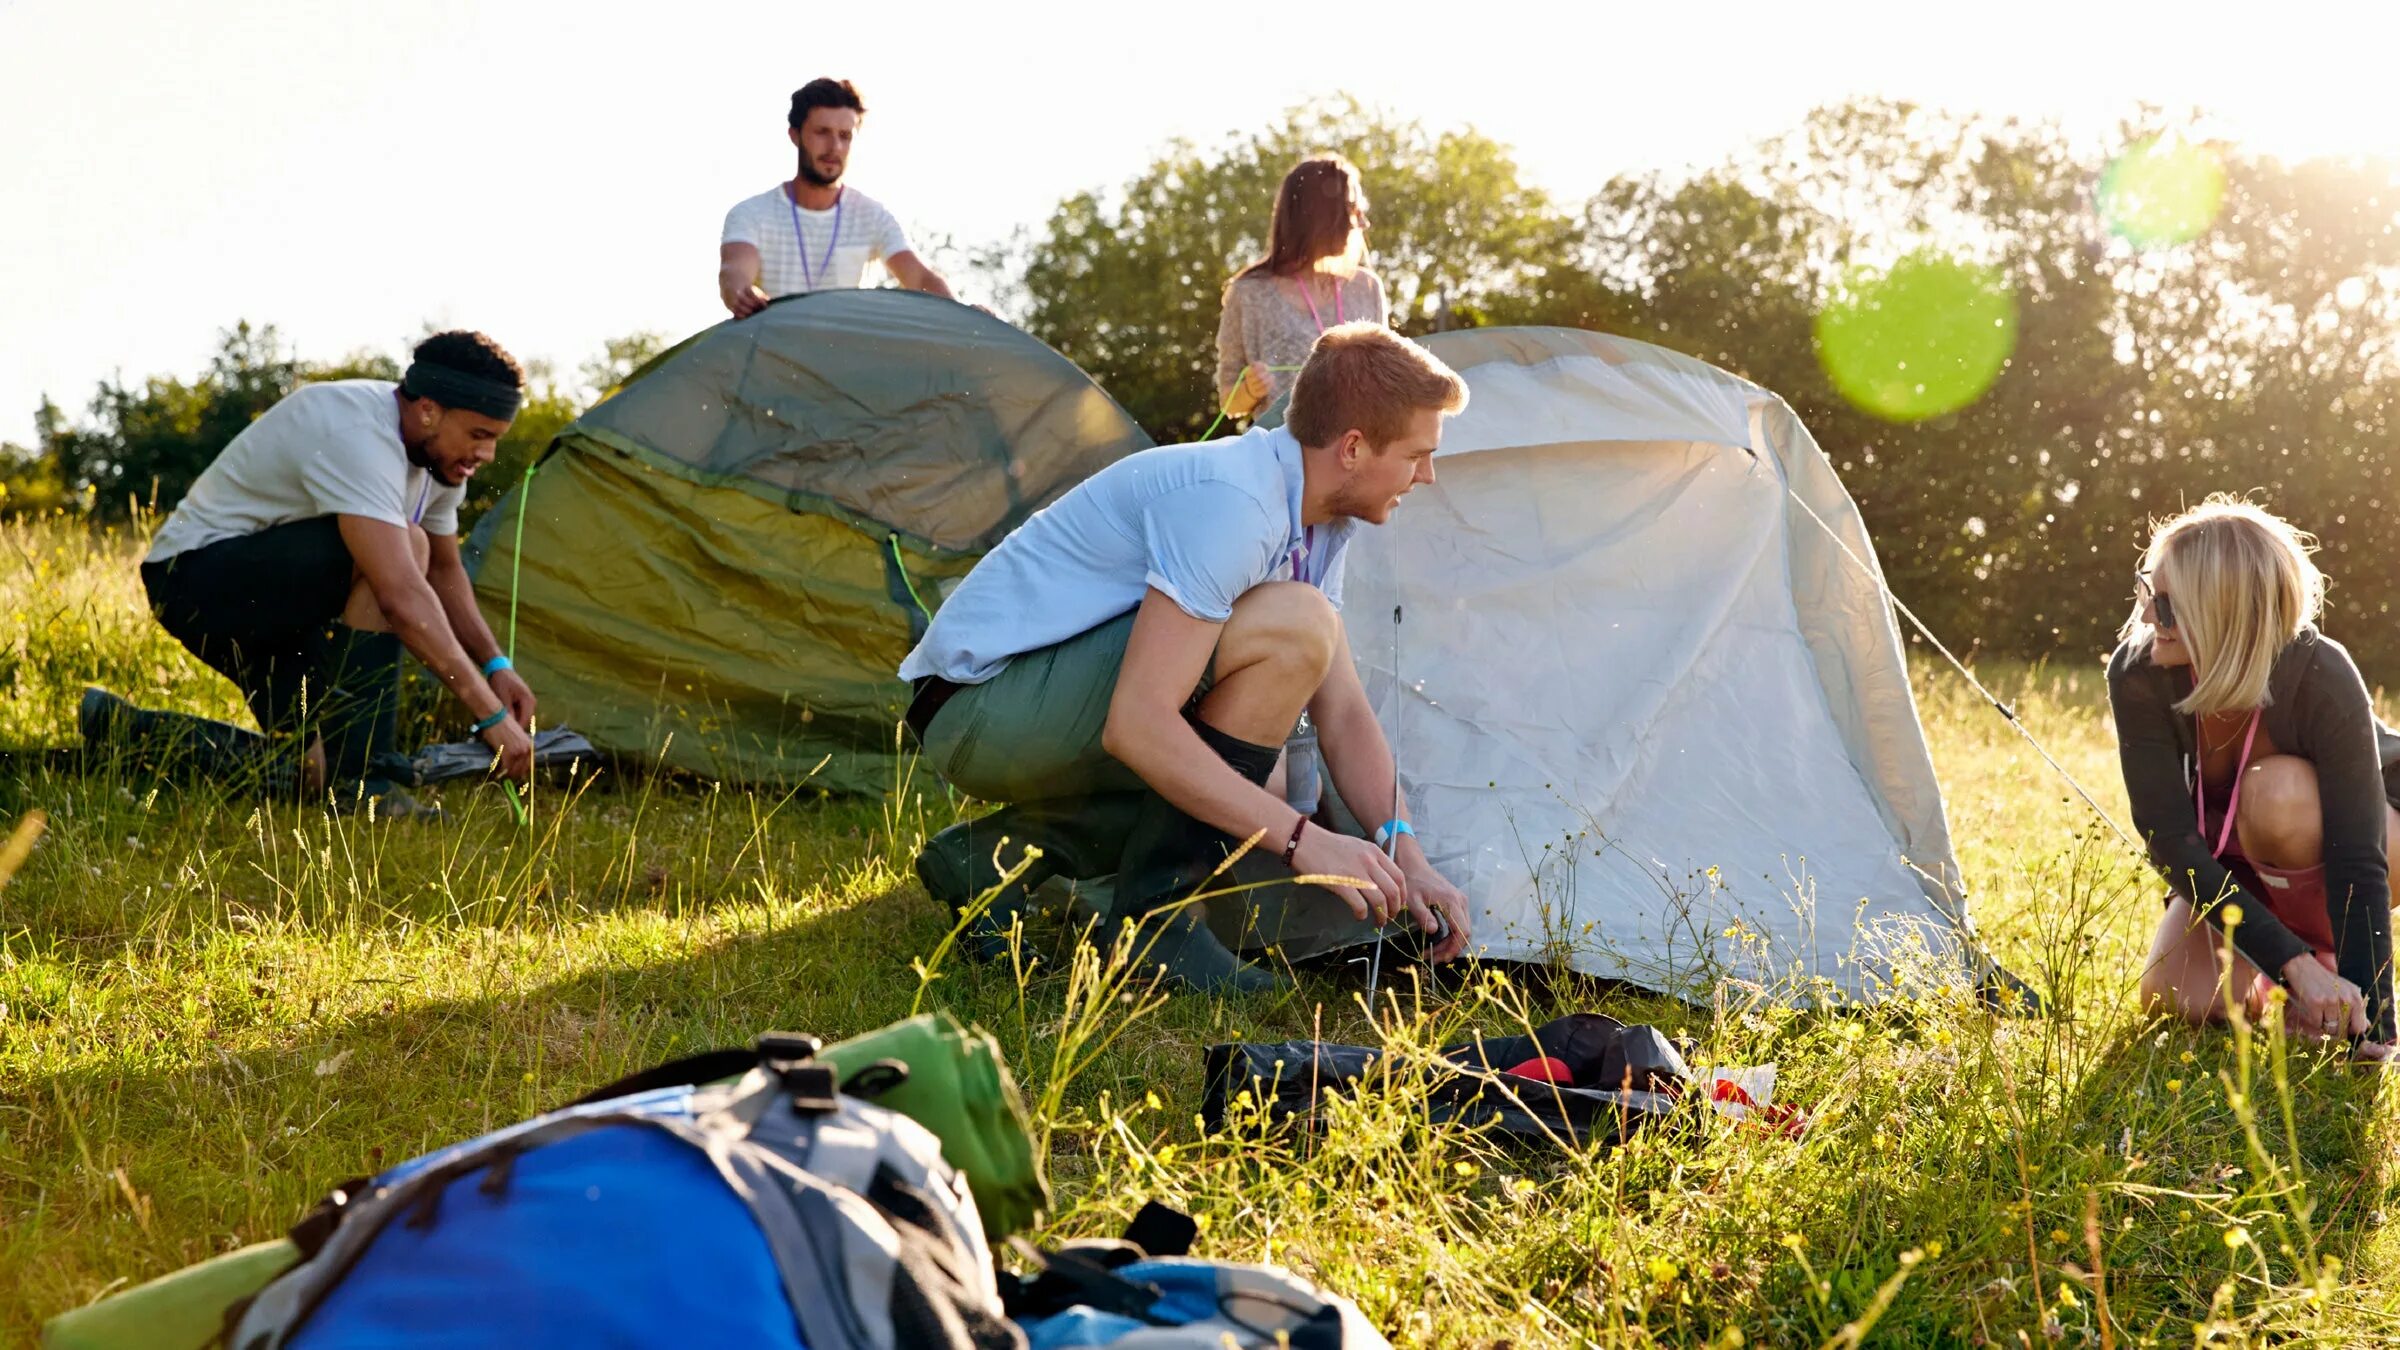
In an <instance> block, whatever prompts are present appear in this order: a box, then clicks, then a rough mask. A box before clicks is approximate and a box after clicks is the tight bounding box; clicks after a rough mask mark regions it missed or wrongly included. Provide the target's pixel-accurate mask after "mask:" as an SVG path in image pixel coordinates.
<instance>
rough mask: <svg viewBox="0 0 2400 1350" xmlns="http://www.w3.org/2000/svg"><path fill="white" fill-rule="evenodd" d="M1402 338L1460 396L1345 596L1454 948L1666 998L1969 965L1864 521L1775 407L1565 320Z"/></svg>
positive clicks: (1963, 910) (1668, 356)
mask: <svg viewBox="0 0 2400 1350" xmlns="http://www.w3.org/2000/svg"><path fill="white" fill-rule="evenodd" d="M1426 346H1427V347H1428V348H1430V349H1431V350H1432V351H1434V352H1435V353H1437V354H1438V355H1440V356H1441V357H1442V359H1443V360H1445V361H1447V362H1448V363H1449V364H1450V365H1451V366H1452V367H1453V368H1454V369H1456V370H1457V371H1458V372H1459V374H1460V375H1462V376H1463V377H1465V379H1466V381H1467V384H1468V386H1469V387H1470V389H1471V391H1472V397H1471V401H1470V402H1469V405H1468V407H1467V409H1466V411H1465V412H1463V413H1461V414H1460V415H1458V416H1457V417H1454V418H1452V419H1451V420H1450V423H1449V426H1448V428H1447V430H1446V431H1445V432H1444V434H1443V441H1442V449H1441V452H1440V454H1439V455H1438V456H1437V458H1436V460H1435V465H1436V469H1437V474H1438V477H1437V481H1436V482H1435V483H1434V484H1433V485H1432V486H1431V487H1423V488H1419V489H1417V490H1416V491H1415V492H1414V493H1413V494H1411V495H1410V497H1409V498H1408V500H1407V502H1406V504H1405V505H1404V506H1403V507H1402V508H1401V510H1400V512H1399V514H1398V515H1397V516H1396V517H1395V518H1394V519H1393V521H1392V522H1391V523H1390V524H1389V525H1387V526H1385V527H1384V528H1381V529H1372V530H1364V531H1361V532H1360V533H1358V534H1357V535H1355V536H1353V541H1352V545H1351V556H1350V559H1349V561H1348V564H1347V566H1348V581H1347V590H1348V594H1347V599H1346V602H1345V605H1344V609H1345V616H1346V619H1347V622H1348V625H1349V629H1350V638H1351V648H1352V652H1353V654H1354V655H1355V657H1356V658H1357V660H1358V663H1359V668H1360V673H1361V674H1362V676H1363V677H1364V678H1365V681H1366V685H1367V690H1368V693H1369V695H1370V697H1371V698H1372V699H1373V700H1374V703H1375V707H1376V711H1377V713H1378V715H1379V716H1380V717H1381V719H1382V721H1383V724H1384V728H1385V731H1386V733H1387V734H1388V735H1390V736H1391V737H1392V738H1393V739H1394V741H1395V742H1396V744H1397V745H1398V747H1399V751H1400V757H1401V763H1402V765H1403V768H1404V773H1405V780H1404V781H1405V783H1406V786H1407V790H1408V793H1409V797H1410V799H1411V801H1412V803H1413V804H1414V808H1415V809H1414V814H1415V816H1416V817H1417V819H1418V821H1419V822H1421V823H1420V827H1419V828H1420V831H1421V836H1420V837H1421V840H1422V842H1423V844H1424V846H1425V849H1426V851H1427V853H1428V855H1429V856H1430V857H1431V859H1432V861H1433V862H1434V863H1435V864H1436V865H1437V866H1438V867H1440V868H1441V870H1442V871H1443V873H1444V874H1445V875H1446V876H1448V877H1450V878H1451V879H1452V880H1453V881H1455V882H1456V883H1458V885H1459V887H1460V888H1461V889H1462V890H1463V891H1464V892H1465V893H1466V895H1467V897H1468V900H1469V903H1470V904H1471V905H1472V906H1473V907H1474V913H1475V935H1476V938H1477V945H1478V947H1479V948H1480V949H1481V952H1482V954H1483V955H1484V956H1486V957H1488V958H1498V959H1506V960H1522V961H1553V960H1564V961H1566V962H1567V963H1569V964H1571V965H1573V966H1574V967H1575V968H1577V969H1580V970H1582V971H1585V972H1587V973H1589V974H1594V975H1600V976H1607V977H1612V978H1621V979H1626V980H1630V981H1633V982H1636V983H1639V984H1643V985H1646V986H1649V987H1653V988H1659V989H1664V990H1668V991H1670V992H1677V993H1685V994H1692V993H1698V992H1702V991H1705V990H1706V989H1708V988H1710V987H1712V986H1713V985H1714V984H1715V982H1716V981H1717V980H1718V979H1719V978H1722V977H1725V976H1735V977H1740V978H1747V979H1753V980H1760V981H1762V982H1767V983H1769V984H1773V985H1775V986H1777V987H1779V988H1783V989H1785V990H1786V992H1787V993H1790V994H1794V995H1805V993H1806V991H1804V990H1800V989H1794V988H1791V987H1790V986H1789V984H1788V982H1789V981H1790V980H1791V979H1792V978H1793V977H1794V976H1798V977H1801V978H1802V979H1803V980H1808V979H1817V978H1821V979H1822V980H1825V981H1830V982H1831V986H1832V987H1835V988H1838V989H1840V990H1841V991H1842V994H1843V995H1844V996H1846V997H1854V998H1855V997H1874V996H1875V995H1876V994H1877V993H1878V992H1879V991H1880V989H1881V988H1882V987H1883V984H1884V982H1885V981H1887V980H1888V979H1889V968H1890V965H1891V963H1892V961H1893V960H1895V959H1897V954H1898V953H1900V952H1903V951H1916V950H1921V951H1925V952H1929V953H1931V955H1932V963H1931V964H1932V966H1933V968H1935V969H1938V970H1940V971H1942V972H1943V973H1945V974H1946V975H1949V976H1950V977H1953V978H1963V977H1966V976H1968V975H1970V973H1977V972H1980V973H1985V974H1989V973H1993V972H1992V968H1991V967H1989V965H1988V963H1986V962H1985V961H1984V960H1983V959H1982V958H1981V957H1980V955H1979V954H1978V951H1977V947H1976V944H1975V942H1974V938H1973V934H1972V930H1971V928H1970V926H1969V924H1968V920H1967V907H1966V896H1965V890H1964V887H1963V885H1962V883H1961V879H1960V875H1959V868H1958V861H1957V858H1956V856H1955V854H1954V853H1953V851H1952V848H1951V843H1950V831H1949V825H1948V822H1947V821H1946V819H1945V818H1944V815H1943V809H1942V797H1941V790H1940V787H1939V786H1938V785H1937V784H1936V782H1935V780H1934V774H1933V763H1932V760H1931V758H1930V756H1929V755H1928V753H1927V750H1926V746H1925V737H1924V733H1923V730H1922V728H1921V727H1920V726H1919V725H1918V721H1917V715H1916V704H1915V701H1914V698H1913V697H1912V695H1911V693H1910V690H1909V684H1908V670H1907V665H1906V662H1905V660H1904V659H1903V657H1902V653H1901V646H1900V640H1899V634H1898V631H1897V630H1896V629H1895V627H1894V624H1893V616H1892V611H1891V608H1890V605H1889V604H1888V603H1887V598H1886V594H1885V592H1884V589H1883V586H1882V582H1881V579H1880V572H1879V569H1878V568H1877V564H1876V562H1875V555H1874V551H1873V546H1872V544H1871V543H1870V542H1869V541H1868V538H1867V534H1866V529H1865V526H1864V524H1863V523H1862V521H1861V520H1860V517H1859V514H1858V508H1857V507H1856V505H1855V504H1854V503H1853V502H1852V501H1851V500H1850V496H1849V494H1848V493H1847V492H1846V491H1844V489H1843V487H1842V484H1841V481H1840V480H1839V479H1838V478H1837V477H1836V476H1835V474H1834V471H1833V466H1832V465H1831V464H1830V463H1829V462H1828V461H1827V460H1826V458H1825V454H1824V452H1823V451H1822V450H1820V449H1818V447H1817V444H1816V442H1815V441H1814V440H1812V439H1811V438H1810V436H1809V434H1808V432H1807V430H1806V429H1805V428H1803V427H1802V426H1801V425H1800V422H1799V419H1798V418H1797V417H1795V416H1794V415H1793V414H1792V411H1791V409H1790V408H1789V407H1787V406H1786V405H1785V404H1784V403H1783V401H1782V400H1781V399H1779V398H1777V397H1775V396H1774V395H1773V394H1771V393H1769V392H1767V391H1766V390H1764V389H1761V388H1759V387H1758V386H1756V385H1754V384H1751V383H1749V382H1748V381H1746V380H1742V379H1739V378H1737V377H1735V376H1733V375H1730V374H1727V373H1726V372H1724V371H1721V370H1718V369H1716V368H1714V367H1712V366H1709V365H1706V364H1704V363H1702V362H1700V361H1696V360H1693V359H1690V358H1688V357H1684V356H1680V355H1677V354H1675V353H1672V352H1669V351H1666V350H1663V349H1661V348H1657V347H1653V346H1649V345H1647V344H1644V343H1639V342H1632V341H1628V340H1625V339H1620V338H1612V337H1605V336H1600V335H1597V334H1592V333H1584V332H1576V331H1571V330H1564V329H1479V330H1473V331H1468V332H1455V333H1445V334H1440V335H1437V336H1434V337H1431V338H1428V339H1426ZM1395 607H1398V608H1399V610H1400V612H1401V615H1400V618H1399V619H1398V620H1397V621H1395V619H1394V609H1395ZM1395 652H1396V659H1395ZM1395 666H1397V669H1395ZM1362 814H1370V813H1362ZM1729 929H1730V930H1734V931H1733V932H1732V933H1730V934H1729V932H1728V930H1729ZM2003 978H2006V977H2005V976H2003ZM2010 983H2012V984H2013V983H2014V981H2013V980H2012V981H2010ZM1824 991H1825V987H1824V986H1821V985H1820V986H1817V992H1818V993H1823V992H1824Z"/></svg>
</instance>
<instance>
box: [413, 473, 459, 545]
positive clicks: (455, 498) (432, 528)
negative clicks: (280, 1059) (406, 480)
mask: <svg viewBox="0 0 2400 1350" xmlns="http://www.w3.org/2000/svg"><path fill="white" fill-rule="evenodd" d="M466 498H467V488H466V485H465V484H463V483H462V484H460V485H459V486H457V487H444V486H443V485H441V484H440V483H436V484H434V485H433V496H432V497H431V498H430V499H429V500H428V501H427V502H426V503H425V518H424V519H422V520H420V521H418V522H417V523H418V524H420V525H422V526H424V527H425V533H427V534H433V535H445V536H446V535H455V534H457V533H458V504H459V503H460V502H462V501H465V500H466Z"/></svg>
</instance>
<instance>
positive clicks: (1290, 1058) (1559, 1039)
mask: <svg viewBox="0 0 2400 1350" xmlns="http://www.w3.org/2000/svg"><path fill="white" fill-rule="evenodd" d="M1543 1057H1547V1058H1551V1059H1556V1060H1559V1061H1561V1062H1562V1063H1564V1064H1565V1065H1566V1066H1567V1070H1568V1072H1569V1074H1570V1075H1571V1082H1570V1083H1567V1084H1553V1083H1544V1082H1538V1081H1535V1080H1533V1079H1529V1078H1519V1077H1517V1076H1515V1075H1513V1074H1510V1073H1508V1072H1506V1071H1507V1070H1508V1069H1511V1068H1513V1067H1515V1066H1517V1065H1519V1064H1523V1063H1524V1062H1526V1061H1527V1060H1531V1059H1538V1058H1543ZM1383 1059H1384V1054H1383V1052H1382V1051H1380V1050H1373V1049H1369V1048H1368V1047H1366V1046H1363V1045H1333V1044H1328V1043H1326V1042H1323V1041H1278V1042H1273V1043H1250V1042H1227V1043H1220V1044H1217V1045H1212V1046H1209V1047H1208V1049H1207V1051H1206V1052H1205V1056H1204V1058H1203V1060H1202V1066H1203V1071H1204V1075H1205V1080H1206V1081H1205V1085H1204V1087H1203V1088H1202V1093H1201V1100H1200V1117H1201V1122H1202V1124H1203V1125H1204V1126H1205V1127H1206V1128H1207V1129H1209V1130H1211V1131H1214V1130H1219V1129H1222V1128H1224V1125H1225V1120H1226V1115H1227V1112H1228V1111H1229V1110H1230V1109H1232V1107H1233V1103H1234V1101H1235V1099H1236V1098H1237V1097H1239V1096H1240V1095H1241V1094H1242V1093H1243V1092H1244V1091H1248V1092H1249V1093H1251V1094H1252V1096H1253V1098H1254V1100H1256V1101H1257V1102H1259V1103H1261V1104H1263V1106H1264V1108H1265V1110H1266V1113H1267V1116H1268V1118H1269V1119H1271V1120H1276V1121H1290V1120H1302V1121H1313V1120H1314V1118H1315V1115H1316V1109H1317V1103H1318V1101H1319V1099H1320V1097H1321V1096H1322V1095H1324V1094H1328V1093H1337V1092H1341V1091H1344V1090H1349V1089H1351V1088H1353V1087H1354V1085H1356V1084H1358V1083H1360V1082H1362V1081H1364V1080H1367V1079H1368V1078H1370V1077H1371V1076H1373V1075H1375V1074H1377V1073H1380V1072H1384V1071H1385V1069H1384V1065H1383ZM1428 1076H1429V1078H1430V1085H1429V1086H1430V1090H1429V1091H1428V1093H1427V1094H1426V1108H1427V1115H1428V1117H1429V1118H1430V1119H1432V1120H1435V1121H1443V1122H1447V1121H1459V1122H1464V1123H1467V1124H1471V1125H1479V1126H1488V1127H1490V1128H1491V1129H1494V1130H1497V1131H1499V1132H1501V1133H1504V1134H1509V1135H1515V1136H1518V1137H1521V1138H1523V1139H1525V1140H1527V1141H1529V1142H1531V1141H1536V1140H1547V1141H1551V1142H1555V1143H1559V1144H1564V1145H1569V1146H1572V1147H1576V1148H1581V1147H1584V1146H1586V1145H1588V1144H1591V1143H1593V1142H1600V1143H1604V1144H1613V1143H1617V1142H1619V1141H1621V1140H1623V1139H1624V1138H1625V1137H1626V1136H1628V1135H1629V1134H1631V1133H1632V1132H1633V1131H1634V1130H1635V1129H1637V1128H1639V1127H1640V1126H1641V1125H1642V1124H1643V1123H1645V1122H1647V1121H1649V1120H1651V1119H1653V1118H1655V1117H1658V1116H1663V1115H1666V1114H1668V1113H1669V1112H1671V1111H1673V1110H1674V1109H1675V1103H1676V1101H1677V1099H1678V1098H1679V1097H1680V1095H1681V1093H1682V1090H1683V1087H1684V1084H1685V1083H1686V1082H1687V1081H1688V1080H1689V1079H1690V1077H1691V1070H1690V1069H1689V1068H1687V1067H1686V1066H1685V1064H1684V1062H1683V1056H1682V1055H1681V1054H1679V1053H1677V1051H1676V1049H1675V1047H1674V1045H1673V1044H1672V1043H1671V1042H1669V1041H1668V1040H1667V1038H1666V1036H1664V1035H1663V1034H1661V1033H1660V1032H1659V1030H1658V1029H1657V1028H1656V1027H1647V1026H1627V1025H1626V1024H1624V1023H1623V1022H1620V1021H1618V1020H1617V1019H1615V1018H1613V1017H1608V1016H1604V1015H1602V1014H1600V1013H1570V1014H1568V1015H1566V1016H1564V1017H1560V1018H1557V1019H1556V1020H1553V1021H1550V1022H1546V1023H1544V1024H1543V1025H1541V1026H1540V1027H1537V1028H1535V1030H1534V1032H1533V1034H1532V1035H1530V1036H1524V1035H1517V1036H1488V1037H1487V1036H1478V1037H1476V1038H1474V1039H1472V1040H1468V1041H1464V1042H1461V1043H1460V1044H1457V1045H1451V1046H1445V1047H1443V1049H1442V1051H1441V1058H1440V1061H1439V1063H1438V1065H1437V1066H1434V1067H1432V1068H1431V1069H1430V1070H1429V1074H1428Z"/></svg>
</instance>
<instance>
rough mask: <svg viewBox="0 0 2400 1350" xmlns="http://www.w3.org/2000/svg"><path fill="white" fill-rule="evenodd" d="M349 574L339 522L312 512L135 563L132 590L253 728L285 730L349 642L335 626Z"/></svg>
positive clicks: (298, 719) (313, 704)
mask: <svg viewBox="0 0 2400 1350" xmlns="http://www.w3.org/2000/svg"><path fill="white" fill-rule="evenodd" d="M353 575H354V571H353V564H352V562H351V559H350V549H349V547H348V546H347V545H345V544H344V543H343V542H342V531H341V524H340V522H339V520H338V519H336V518H335V517H333V516H317V517H314V518H312V519H309V520H296V521H292V522H291V523H289V524H285V525H278V526H275V527H274V528H273V529H268V530H262V531H260V532H259V533H257V534H249V535H240V536H237V537H235V538H232V539H223V540H219V541H218V542H216V543H214V544H210V545H208V546H207V547H206V548H197V549H192V550H190V551H189V552H185V553H178V554H176V555H175V556H174V557H172V558H168V559H166V560H164V561H161V562H155V563H143V564H142V588H143V589H144V590H145V591H147V592H148V593H149V596H150V608H151V611H152V612H153V613H155V614H156V615H157V616H158V621H159V623H160V624H162V625H163V626H164V627H165V628H166V630H167V631H168V632H169V633H172V634H174V635H175V639H176V641H178V642H181V643H182V644H183V645H184V646H185V647H187V648H189V649H190V650H191V653H192V655H194V656H197V657H199V658H200V660H201V661H202V662H204V663H205V664H207V665H208V667H209V668H210V669H212V670H215V671H217V672H218V673H220V674H222V675H224V676H225V677H226V678H227V679H229V680H232V681H233V682H234V684H235V686H236V687H238V688H239V689H240V690H241V691H242V697H243V698H244V699H246V700H248V702H249V704H250V712H251V715H252V716H254V717H256V718H257V719H258V725H259V726H260V727H261V728H262V729H264V730H266V731H268V732H292V731H299V730H301V729H302V728H303V727H304V725H305V724H306V723H308V722H310V721H312V720H314V719H315V717H316V716H317V709H318V707H319V705H320V704H321V703H322V702H323V701H324V699H325V694H326V689H327V687H328V685H329V684H330V682H331V679H332V671H333V668H334V665H335V663H336V662H337V660H338V659H339V656H340V652H341V648H342V646H343V644H344V642H345V640H346V639H347V638H348V637H349V636H350V630H349V629H348V628H346V627H344V626H343V625H342V624H341V623H340V620H341V616H342V609H343V607H344V606H345V605H347V604H348V603H349V599H350V587H351V582H352V577H353Z"/></svg>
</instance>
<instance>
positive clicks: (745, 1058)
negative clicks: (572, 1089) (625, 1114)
mask: <svg viewBox="0 0 2400 1350" xmlns="http://www.w3.org/2000/svg"><path fill="white" fill-rule="evenodd" d="M824 1048H825V1043H824V1042H823V1041H821V1040H818V1039H817V1038H816V1037H814V1036H803V1035H801V1034H799V1033H798V1032H791V1031H770V1032H768V1033H766V1034H765V1035H763V1036H760V1037H759V1038H758V1039H757V1040H756V1041H754V1042H752V1043H751V1045H750V1047H749V1048H748V1049H746V1050H708V1051H703V1052H702V1053H700V1054H697V1055H686V1056H684V1057H683V1058H682V1059H671V1060H668V1061H667V1062H666V1063H664V1064H658V1065H653V1066H652V1067H650V1068H647V1069H644V1070H642V1071H641V1072H639V1073H629V1074H627V1075H625V1076H624V1077H623V1078H620V1079H617V1080H616V1081H615V1082H613V1083H606V1084H603V1085H601V1086H599V1087H596V1088H593V1089H592V1090H591V1091H589V1092H587V1093H585V1094H583V1095H582V1096H580V1097H577V1098H576V1099H575V1100H573V1101H571V1102H567V1103H564V1104H563V1105H561V1106H560V1107H559V1108H558V1109H559V1110H562V1111H563V1110H565V1109H566V1108H567V1107H570V1106H589V1105H591V1104H592V1103H593V1102H604V1101H608V1100H610V1099H611V1098H615V1097H630V1096H632V1095H634V1094H635V1093H637V1092H655V1091H657V1090H658V1089H660V1088H672V1087H699V1086H700V1085H702V1084H704V1083H714V1082H716V1081H718V1080H719V1079H724V1078H738V1077H740V1076H741V1075H743V1074H745V1073H748V1072H749V1071H750V1070H752V1069H754V1068H757V1067H758V1066H759V1065H761V1064H764V1065H766V1066H767V1067H768V1068H770V1069H774V1070H776V1072H777V1073H778V1074H780V1073H781V1072H782V1068H781V1067H779V1066H784V1067H788V1066H792V1065H797V1064H800V1063H802V1062H804V1061H807V1060H811V1059H814V1058H816V1055H817V1052H818V1051H819V1050H822V1049H824ZM786 1081H787V1082H788V1081H789V1080H788V1079H787V1080H786Z"/></svg>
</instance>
